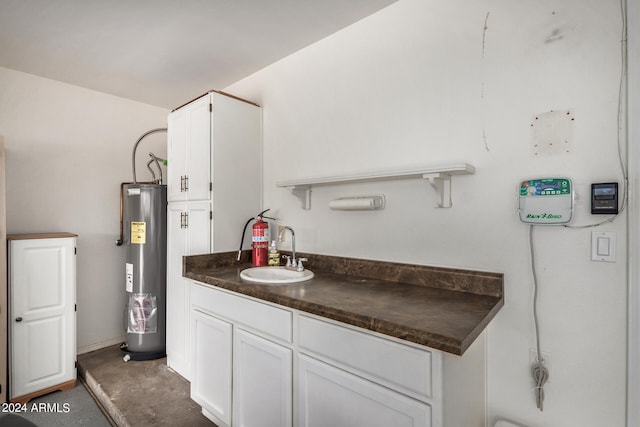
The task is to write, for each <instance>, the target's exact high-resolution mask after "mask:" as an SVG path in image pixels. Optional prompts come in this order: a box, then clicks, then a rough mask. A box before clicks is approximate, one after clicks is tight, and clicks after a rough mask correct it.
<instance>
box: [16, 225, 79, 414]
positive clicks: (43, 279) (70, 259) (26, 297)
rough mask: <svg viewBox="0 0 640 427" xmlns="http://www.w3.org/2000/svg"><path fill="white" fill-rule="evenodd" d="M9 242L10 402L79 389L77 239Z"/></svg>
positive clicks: (58, 236) (50, 237)
mask: <svg viewBox="0 0 640 427" xmlns="http://www.w3.org/2000/svg"><path fill="white" fill-rule="evenodd" d="M8 239H9V301H10V303H9V316H10V318H9V350H10V353H9V368H10V369H9V372H10V374H9V397H10V399H11V401H12V402H21V403H26V402H27V401H29V400H30V399H32V398H34V397H36V396H39V395H42V394H45V393H50V392H52V391H54V390H67V389H70V388H73V387H74V386H75V384H76V365H75V363H76V308H75V307H76V235H75V234H69V233H53V234H45V235H12V236H8Z"/></svg>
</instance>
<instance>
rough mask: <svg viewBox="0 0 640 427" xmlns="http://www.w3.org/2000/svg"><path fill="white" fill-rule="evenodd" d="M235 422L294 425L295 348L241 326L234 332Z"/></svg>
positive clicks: (245, 426)
mask: <svg viewBox="0 0 640 427" xmlns="http://www.w3.org/2000/svg"><path fill="white" fill-rule="evenodd" d="M233 337H234V339H233V341H234V344H233V346H234V347H233V348H234V351H233V425H236V426H242V427H290V426H291V425H292V407H293V399H292V396H293V395H292V390H291V385H292V353H293V352H292V350H291V349H290V348H287V347H284V346H281V345H279V344H276V343H274V342H272V341H269V340H267V339H264V338H261V337H259V336H257V335H255V334H252V333H250V332H247V331H243V330H241V329H236V330H235V331H234V336H233Z"/></svg>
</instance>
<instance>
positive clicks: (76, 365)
mask: <svg viewBox="0 0 640 427" xmlns="http://www.w3.org/2000/svg"><path fill="white" fill-rule="evenodd" d="M74 367H75V368H76V369H78V361H77V360H76V363H75V364H74Z"/></svg>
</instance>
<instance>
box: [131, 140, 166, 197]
mask: <svg viewBox="0 0 640 427" xmlns="http://www.w3.org/2000/svg"><path fill="white" fill-rule="evenodd" d="M166 131H167V128H156V129H151V130H149V131H147V132H145V133H143V134H142V135H141V136H140V138H138V140H137V141H136V143H135V144H134V145H133V153H132V154H131V167H132V170H133V183H134V184H137V183H138V180H137V179H136V150H137V149H138V144H140V141H142V140H143V139H144V138H146V137H147V136H149V135H151V134H154V133H158V132H166Z"/></svg>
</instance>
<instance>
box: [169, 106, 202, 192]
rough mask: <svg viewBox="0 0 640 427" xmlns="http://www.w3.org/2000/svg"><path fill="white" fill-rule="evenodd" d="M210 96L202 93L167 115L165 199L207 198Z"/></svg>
mask: <svg viewBox="0 0 640 427" xmlns="http://www.w3.org/2000/svg"><path fill="white" fill-rule="evenodd" d="M211 108H212V107H211V98H210V96H209V95H206V96H203V97H201V98H199V99H197V100H195V101H193V102H192V103H190V104H187V105H185V106H184V107H182V108H180V109H178V110H176V111H174V112H172V113H171V114H169V118H168V126H169V128H168V129H169V132H168V150H167V157H168V161H169V164H168V166H169V167H168V168H167V200H168V201H170V202H175V201H183V200H207V199H209V197H210V190H209V189H210V185H211Z"/></svg>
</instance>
